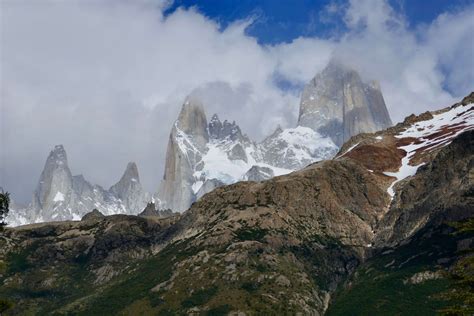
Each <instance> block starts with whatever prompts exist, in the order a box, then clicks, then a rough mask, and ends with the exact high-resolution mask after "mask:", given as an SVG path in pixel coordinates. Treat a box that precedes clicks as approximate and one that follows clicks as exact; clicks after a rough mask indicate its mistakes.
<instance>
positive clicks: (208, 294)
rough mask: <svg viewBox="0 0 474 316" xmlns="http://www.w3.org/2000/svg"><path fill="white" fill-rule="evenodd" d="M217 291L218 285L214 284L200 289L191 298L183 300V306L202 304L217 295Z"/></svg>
mask: <svg viewBox="0 0 474 316" xmlns="http://www.w3.org/2000/svg"><path fill="white" fill-rule="evenodd" d="M216 293H217V287H216V286H213V287H210V288H208V289H204V290H198V291H196V292H194V293H193V294H192V295H191V296H190V297H189V298H187V299H185V300H184V301H182V302H181V306H183V307H185V308H190V307H193V306H201V305H203V304H205V303H207V302H209V300H210V299H211V298H212V297H213V296H214V295H216Z"/></svg>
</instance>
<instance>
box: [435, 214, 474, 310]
mask: <svg viewBox="0 0 474 316" xmlns="http://www.w3.org/2000/svg"><path fill="white" fill-rule="evenodd" d="M452 226H453V227H455V229H456V232H455V235H456V236H459V237H461V238H462V237H464V238H469V237H473V235H474V218H471V219H469V220H468V221H465V222H460V223H453V224H452ZM460 255H461V257H460V258H459V259H458V260H457V261H456V263H455V264H454V265H453V267H452V268H451V271H450V273H449V278H450V280H451V287H450V288H449V290H447V291H446V292H444V293H442V294H441V295H440V297H441V298H443V299H445V300H447V301H448V302H449V305H448V306H447V307H445V308H443V309H442V310H441V313H442V314H443V315H449V316H451V315H474V256H473V255H474V249H472V248H468V249H466V250H464V251H460Z"/></svg>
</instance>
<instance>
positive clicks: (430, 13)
mask: <svg viewBox="0 0 474 316" xmlns="http://www.w3.org/2000/svg"><path fill="white" fill-rule="evenodd" d="M389 3H390V5H391V6H392V8H393V9H394V10H395V11H396V12H397V13H399V14H402V15H403V16H404V17H405V18H406V21H407V22H408V27H409V28H412V29H413V28H416V27H418V26H419V25H420V24H426V23H430V22H431V21H433V20H434V19H435V18H437V17H438V16H439V15H440V14H442V13H446V12H453V11H458V10H462V9H463V8H465V7H466V6H468V5H470V4H473V3H474V1H472V0H390V1H389ZM331 4H332V5H336V6H338V7H339V8H344V7H345V6H347V3H346V1H344V0H338V1H334V0H324V1H316V0H199V1H196V0H175V1H174V3H173V4H172V5H171V6H170V7H169V8H168V9H167V10H166V11H165V15H169V14H172V13H173V12H174V11H175V10H176V9H178V8H191V7H195V8H197V10H198V11H199V12H201V13H202V14H203V15H205V16H206V17H209V18H210V19H213V20H215V21H218V22H219V23H220V25H221V26H222V27H223V28H225V27H227V26H228V25H229V24H230V23H232V22H234V21H236V20H242V19H247V18H249V17H252V18H254V19H255V21H254V23H253V24H252V25H251V26H250V27H248V28H247V30H246V33H247V34H248V35H250V36H253V37H255V38H257V39H258V41H259V43H262V44H277V43H281V42H291V41H292V40H294V39H295V38H298V37H300V36H303V37H314V36H317V37H323V38H327V37H334V36H336V37H337V36H338V35H340V34H343V32H344V31H346V28H345V26H344V24H343V23H342V21H341V19H342V15H339V16H337V15H336V19H333V20H332V21H327V20H326V19H324V11H325V8H327V6H330V5H331Z"/></svg>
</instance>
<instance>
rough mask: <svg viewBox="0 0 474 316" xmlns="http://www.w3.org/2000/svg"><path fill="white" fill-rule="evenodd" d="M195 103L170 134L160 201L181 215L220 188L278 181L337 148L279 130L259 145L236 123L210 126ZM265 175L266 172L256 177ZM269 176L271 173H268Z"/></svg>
mask: <svg viewBox="0 0 474 316" xmlns="http://www.w3.org/2000/svg"><path fill="white" fill-rule="evenodd" d="M206 122H207V118H206V115H205V113H204V109H203V106H202V104H201V103H200V102H199V100H197V99H195V98H188V99H187V100H186V101H185V103H184V105H183V107H182V109H181V112H180V114H179V117H178V119H177V120H176V122H175V124H174V125H173V128H172V130H171V133H170V139H169V142H168V149H167V153H166V163H165V172H164V176H163V181H162V182H161V185H160V188H159V190H158V198H159V200H160V201H162V202H163V203H164V206H165V207H168V208H171V209H173V210H175V211H184V210H185V209H187V208H188V207H189V206H190V205H191V203H193V202H194V201H196V200H197V199H199V198H200V197H202V196H203V195H204V194H206V193H208V192H211V191H212V190H213V189H215V188H216V187H219V186H221V185H224V184H231V183H235V182H237V181H240V180H251V179H263V178H268V176H269V175H270V174H271V175H272V176H273V175H282V174H286V173H289V172H291V171H293V170H297V169H300V168H303V167H304V166H306V165H308V164H310V163H312V162H315V161H318V160H321V159H327V158H330V157H332V156H333V155H334V154H335V153H336V152H337V147H336V146H335V145H334V143H333V142H332V141H331V140H330V139H329V138H325V137H322V136H320V135H319V134H318V133H317V132H315V131H313V130H311V129H310V128H305V127H297V128H294V129H285V130H281V129H278V130H277V131H276V132H275V133H273V134H272V135H271V136H269V137H268V138H267V139H265V140H264V141H263V142H262V143H260V144H258V143H256V142H253V141H251V140H250V139H249V138H248V137H247V136H246V135H245V134H243V133H242V131H241V129H240V127H239V126H238V125H237V124H236V123H235V122H232V123H231V122H229V121H227V120H224V121H223V122H222V121H221V120H220V119H219V117H218V116H217V115H213V116H212V118H211V120H210V122H209V124H206ZM263 170H267V172H259V175H258V176H257V175H256V173H255V172H256V171H263ZM268 170H270V171H268Z"/></svg>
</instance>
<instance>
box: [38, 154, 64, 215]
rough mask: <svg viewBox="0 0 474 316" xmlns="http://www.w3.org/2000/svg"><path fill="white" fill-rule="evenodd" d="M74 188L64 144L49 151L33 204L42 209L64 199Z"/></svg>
mask: <svg viewBox="0 0 474 316" xmlns="http://www.w3.org/2000/svg"><path fill="white" fill-rule="evenodd" d="M71 189H72V175H71V171H70V170H69V166H68V162H67V154H66V151H65V150H64V147H63V145H56V146H55V147H54V149H53V150H52V151H51V152H50V153H49V155H48V158H47V159H46V163H45V165H44V168H43V172H42V173H41V176H40V179H39V182H38V185H37V187H36V190H35V192H34V195H33V205H34V206H35V207H36V208H38V209H40V208H43V207H47V206H49V205H51V204H53V203H54V202H61V201H64V199H65V198H66V195H67V194H68V193H69V192H70V191H71Z"/></svg>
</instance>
